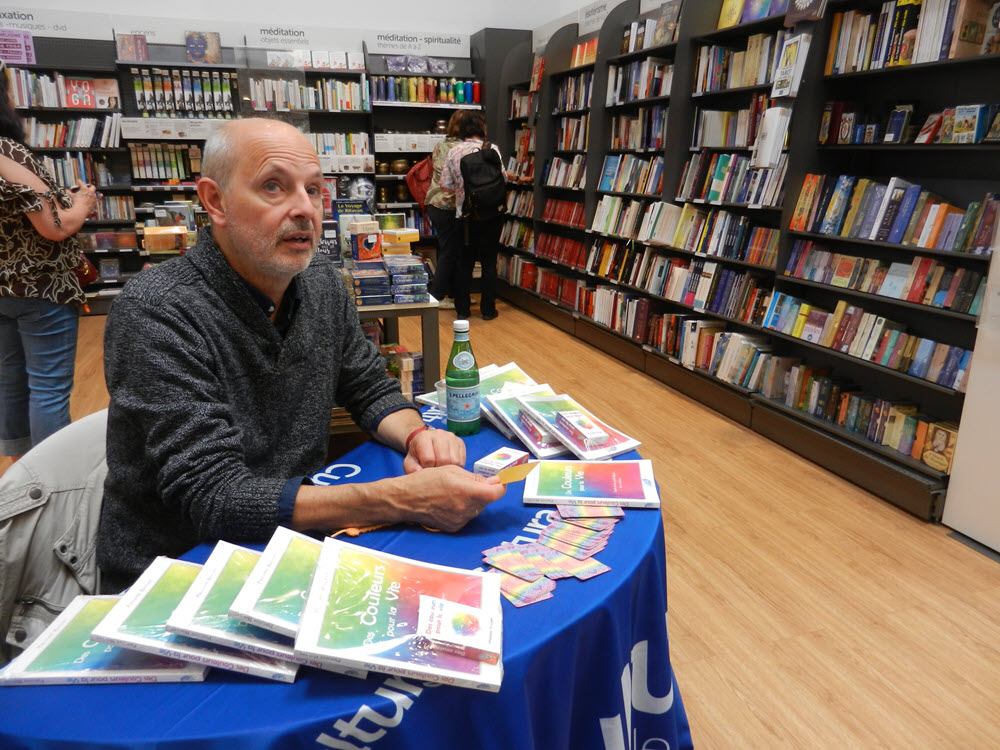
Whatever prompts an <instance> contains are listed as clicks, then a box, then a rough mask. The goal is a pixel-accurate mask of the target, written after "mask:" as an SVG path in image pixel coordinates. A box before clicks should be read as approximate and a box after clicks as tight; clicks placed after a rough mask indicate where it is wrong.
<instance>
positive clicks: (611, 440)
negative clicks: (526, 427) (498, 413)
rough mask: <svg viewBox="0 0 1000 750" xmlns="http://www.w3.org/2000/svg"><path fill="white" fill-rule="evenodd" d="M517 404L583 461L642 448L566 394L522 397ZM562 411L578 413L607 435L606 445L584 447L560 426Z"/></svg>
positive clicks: (605, 457) (635, 441)
mask: <svg viewBox="0 0 1000 750" xmlns="http://www.w3.org/2000/svg"><path fill="white" fill-rule="evenodd" d="M517 400H518V403H520V405H521V408H522V409H525V410H527V411H528V413H529V414H531V416H533V417H534V418H535V419H536V420H537V421H539V422H541V423H543V424H545V425H547V426H548V428H549V429H550V430H551V431H552V433H553V434H555V436H556V437H557V438H559V440H560V441H562V444H563V445H565V446H566V447H567V448H569V449H570V450H571V451H573V453H574V454H575V455H576V457H577V458H579V459H580V460H582V461H601V460H604V459H607V458H614V457H615V456H620V455H621V454H622V453H628V452H629V451H630V450H633V449H634V448H637V447H638V446H639V445H641V443H640V442H639V441H638V440H636V439H635V438H631V437H629V436H628V435H626V434H625V433H623V432H619V431H618V430H616V429H614V428H613V427H609V426H608V425H607V424H606V423H605V422H602V421H601V420H600V419H598V418H597V417H595V416H594V415H593V414H591V413H590V412H589V411H587V409H585V408H584V407H583V406H581V405H580V404H578V403H577V402H576V401H575V400H574V399H572V398H570V397H569V396H567V395H566V394H561V395H558V396H532V395H527V396H525V395H519V396H518V397H517ZM561 411H579V412H580V413H581V414H583V416H585V417H586V418H587V419H589V420H590V421H591V422H592V423H593V424H594V425H595V426H596V427H597V428H598V429H601V430H603V431H604V432H606V433H607V435H608V439H607V441H605V442H604V443H603V444H601V445H600V446H597V447H588V446H586V445H584V444H583V442H582V441H580V440H579V439H577V438H576V437H575V436H574V435H573V434H572V433H571V432H570V431H568V430H566V429H565V428H563V426H562V425H561V424H560V422H559V412H561Z"/></svg>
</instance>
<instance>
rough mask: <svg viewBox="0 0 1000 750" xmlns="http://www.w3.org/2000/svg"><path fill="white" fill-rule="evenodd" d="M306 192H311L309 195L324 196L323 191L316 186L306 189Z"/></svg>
mask: <svg viewBox="0 0 1000 750" xmlns="http://www.w3.org/2000/svg"><path fill="white" fill-rule="evenodd" d="M306 190H307V191H308V192H309V195H322V194H323V189H322V188H318V187H315V186H313V187H310V188H306Z"/></svg>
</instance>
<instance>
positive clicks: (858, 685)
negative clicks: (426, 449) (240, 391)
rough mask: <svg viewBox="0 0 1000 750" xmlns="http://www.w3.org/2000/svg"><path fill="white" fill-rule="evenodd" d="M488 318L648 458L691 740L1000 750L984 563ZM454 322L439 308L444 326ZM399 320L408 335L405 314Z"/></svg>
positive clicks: (701, 415) (561, 345)
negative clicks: (658, 496)
mask: <svg viewBox="0 0 1000 750" xmlns="http://www.w3.org/2000/svg"><path fill="white" fill-rule="evenodd" d="M499 311H500V317H499V318H498V319H496V320H493V321H490V322H489V323H485V322H483V321H482V320H480V319H479V317H478V316H476V315H473V318H472V319H471V324H472V330H471V336H472V342H473V346H474V347H475V351H476V356H477V359H478V360H479V361H480V362H483V363H489V362H495V363H498V364H505V363H507V362H510V361H514V362H517V363H518V364H519V365H521V367H522V368H523V369H524V370H525V371H526V372H528V373H530V374H531V375H532V376H533V377H534V378H535V379H536V380H538V381H539V382H549V383H551V384H552V385H553V387H555V388H557V389H559V390H564V391H566V392H567V393H569V394H571V395H573V396H574V397H576V398H578V399H579V400H581V401H582V402H583V403H585V404H588V405H589V406H590V407H591V408H592V410H593V411H594V412H595V414H596V415H597V416H599V417H600V416H607V415H611V416H613V418H614V424H615V425H616V426H617V427H619V428H620V429H622V430H623V431H624V432H625V433H627V434H629V435H633V436H635V437H637V438H639V439H640V440H642V442H643V445H642V446H641V448H640V451H641V453H642V454H643V456H645V457H647V458H650V459H652V460H653V462H654V470H655V473H656V476H657V479H658V481H659V483H660V489H661V493H662V496H663V515H664V524H665V530H666V545H667V561H668V563H667V564H668V570H667V579H668V586H669V603H670V612H669V617H668V620H669V628H670V643H671V646H672V653H671V661H672V663H673V665H674V669H675V671H676V673H677V680H678V684H679V685H680V687H681V690H682V694H683V696H684V705H685V708H686V710H687V712H688V717H689V719H690V722H691V731H692V736H693V738H694V742H695V747H698V748H699V749H700V748H734V747H752V748H769V749H773V748H790V749H792V748H794V749H799V748H812V749H816V748H831V750H832V749H833V748H838V749H839V748H844V747H852V748H871V747H890V748H898V747H933V748H963V749H967V748H988V747H998V746H1000V723H998V722H997V721H996V718H995V717H996V716H997V715H1000V565H998V564H997V563H996V561H995V560H991V559H989V558H988V557H986V556H984V555H982V554H980V553H978V552H976V551H974V550H972V549H970V548H969V547H966V546H964V545H963V544H961V543H959V542H958V541H955V540H954V539H952V538H949V537H948V530H947V529H946V528H944V527H942V526H935V525H932V524H928V523H925V522H923V521H921V520H919V519H917V518H915V517H913V516H911V515H910V514H908V513H906V512H904V511H902V510H899V509H898V508H895V507H894V506H892V505H890V504H888V503H886V502H885V501H883V500H881V499H879V498H878V497H876V496H874V495H871V494H869V493H867V492H865V491H863V490H861V489H859V488H858V487H857V486H855V485H853V484H851V483H849V482H847V481H845V480H843V479H841V478H839V477H837V476H836V475H834V474H832V473H830V472H828V471H826V470H824V469H822V468H820V467H818V466H817V465H816V464H814V463H812V462H811V461H808V460H806V459H803V458H801V457H799V456H797V455H795V454H794V453H792V452H790V451H788V450H786V449H784V448H782V447H781V446H779V445H777V444H776V443H774V442H772V441H770V440H768V439H767V438H764V437H762V436H760V435H758V434H756V433H754V432H753V431H751V430H749V429H747V428H745V427H742V426H740V425H738V424H736V423H735V422H733V421H730V420H729V419H726V418H725V417H723V416H721V415H720V414H718V413H717V412H715V411H714V410H712V409H709V408H708V407H705V406H702V405H701V404H699V403H697V402H695V401H693V400H692V399H689V398H687V397H685V396H683V395H680V394H679V393H677V392H676V391H674V390H672V389H670V388H666V387H664V386H663V385H662V384H661V383H659V382H658V381H656V380H654V379H653V378H651V377H649V376H647V375H644V374H642V373H640V372H638V371H637V370H635V369H634V368H631V367H629V366H627V365H625V364H622V363H621V362H619V361H618V360H616V359H614V358H612V357H610V356H608V355H606V354H603V353H602V352H600V351H598V350H597V349H595V348H593V347H591V346H589V345H587V344H585V343H583V342H582V341H580V340H579V339H576V338H575V337H573V336H570V335H569V334H567V333H564V332H563V331H561V330H559V329H557V328H555V327H553V326H550V325H548V324H547V323H544V322H542V321H541V320H539V319H538V318H536V317H535V316H533V315H530V314H528V313H525V312H523V311H521V310H519V309H518V308H516V307H513V306H511V305H508V304H506V303H505V302H503V301H502V300H501V301H500V304H499ZM474 312H475V310H474ZM453 320H454V312H453V311H442V314H441V318H440V327H441V335H442V337H448V336H450V333H449V332H450V330H451V324H452V322H453ZM104 321H105V317H104V316H93V317H89V318H84V319H83V320H81V326H80V328H81V330H80V345H79V349H78V351H79V354H78V361H77V370H76V373H77V377H76V388H75V391H74V393H73V400H72V404H71V408H72V413H73V417H74V418H75V419H79V418H80V417H82V416H84V415H86V414H89V413H91V412H93V411H97V410H98V409H101V408H104V407H105V406H106V405H107V400H108V397H107V391H106V389H105V386H104V379H103V374H102V373H103V370H102V367H101V359H102V355H103V352H102V343H101V342H102V336H103V329H104ZM400 332H401V339H402V343H403V344H404V345H408V346H409V345H412V346H419V341H420V328H419V323H418V322H417V321H416V320H413V319H404V320H402V321H401V322H400ZM445 340H447V338H445ZM539 342H544V343H545V345H544V346H538V343H539ZM609 383H613V384H615V387H614V388H608V384H609ZM609 418H610V417H609ZM5 461H6V459H5ZM5 468H6V463H4V464H0V471H2V470H3V469H5Z"/></svg>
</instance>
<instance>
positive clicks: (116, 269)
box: [7, 38, 141, 312]
mask: <svg viewBox="0 0 1000 750" xmlns="http://www.w3.org/2000/svg"><path fill="white" fill-rule="evenodd" d="M32 42H33V47H34V53H35V59H36V60H37V62H36V63H35V64H32V65H17V64H11V65H10V67H9V68H8V69H7V72H8V75H9V80H10V83H11V92H12V98H13V102H14V106H15V107H16V109H17V111H18V112H19V113H20V114H21V115H22V117H23V121H24V129H25V142H26V144H27V146H28V147H29V148H30V149H31V150H32V151H33V152H34V154H35V156H36V158H37V159H38V160H39V161H40V162H41V163H42V165H43V166H44V167H45V168H46V169H47V170H48V171H49V172H50V173H51V174H52V175H53V176H54V177H55V179H56V182H57V183H58V184H59V185H61V186H63V187H67V188H70V187H74V186H76V184H77V182H78V181H81V180H82V181H83V182H87V183H90V184H93V185H95V186H96V187H97V189H98V191H99V192H100V194H101V195H100V197H99V199H98V203H97V213H96V216H95V217H94V218H92V219H88V220H87V221H86V222H85V223H84V226H83V228H82V229H81V231H80V232H78V233H77V235H76V237H77V239H78V241H79V243H80V246H81V249H82V250H83V251H84V252H85V253H86V254H87V256H88V257H89V258H90V260H91V261H92V262H93V264H94V265H95V267H97V269H98V272H99V278H98V279H97V280H96V281H95V282H94V283H92V284H89V285H87V286H86V287H85V288H84V293H85V294H86V295H87V298H88V300H89V301H90V310H91V311H92V312H102V311H104V309H105V308H104V307H103V304H102V303H103V301H104V300H107V299H110V298H111V296H113V294H114V293H116V291H117V288H118V287H120V284H121V279H122V278H123V276H126V275H128V274H131V273H134V272H136V271H137V270H138V269H139V267H140V265H141V259H140V256H139V254H138V242H137V238H136V232H135V229H134V224H135V210H134V201H133V198H132V195H131V194H130V193H131V179H130V174H129V164H128V158H129V157H128V151H127V150H126V149H125V148H124V147H123V145H124V144H123V141H122V130H121V126H122V114H123V113H122V108H121V107H122V102H121V97H120V93H119V83H118V79H117V70H116V67H115V64H114V58H115V55H114V44H113V43H111V42H110V41H109V42H104V43H101V42H94V41H90V40H51V39H46V38H38V39H34V40H32ZM81 61H86V62H84V63H82V62H81ZM85 312H86V311H85Z"/></svg>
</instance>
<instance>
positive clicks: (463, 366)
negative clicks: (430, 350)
mask: <svg viewBox="0 0 1000 750" xmlns="http://www.w3.org/2000/svg"><path fill="white" fill-rule="evenodd" d="M451 363H452V364H453V365H455V367H457V368H458V369H459V370H471V369H472V368H473V367H475V366H476V358H475V357H473V356H472V352H468V351H464V352H459V353H458V354H456V355H455V358H454V359H453V360H452V361H451Z"/></svg>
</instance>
